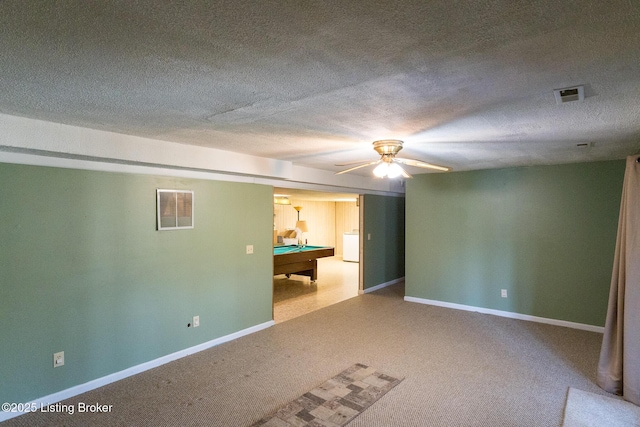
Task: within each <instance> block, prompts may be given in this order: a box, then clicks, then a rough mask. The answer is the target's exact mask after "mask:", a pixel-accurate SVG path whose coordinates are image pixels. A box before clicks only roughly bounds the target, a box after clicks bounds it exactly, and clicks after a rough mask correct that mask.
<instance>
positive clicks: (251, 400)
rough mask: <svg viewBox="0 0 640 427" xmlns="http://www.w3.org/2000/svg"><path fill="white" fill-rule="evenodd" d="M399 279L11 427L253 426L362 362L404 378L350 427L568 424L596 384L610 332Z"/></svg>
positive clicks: (6, 426) (26, 417)
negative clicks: (436, 296)
mask: <svg viewBox="0 0 640 427" xmlns="http://www.w3.org/2000/svg"><path fill="white" fill-rule="evenodd" d="M403 295H404V289H403V287H402V286H401V285H394V286H390V287H388V288H385V289H382V290H380V291H377V292H373V293H370V294H365V295H361V296H358V297H356V298H351V299H348V300H346V301H343V302H340V303H338V304H335V305H332V306H330V307H326V308H323V309H321V310H318V311H315V312H313V313H310V314H307V315H304V316H300V317H297V318H295V319H292V320H289V321H286V322H282V323H279V324H277V325H275V326H273V327H271V328H268V329H265V330H263V331H260V332H258V333H255V334H252V335H250V336H246V337H243V338H240V339H238V340H235V341H232V342H228V343H225V344H222V345H220V346H217V347H215V348H212V349H209V350H206V351H202V352H200V353H197V354H194V355H192V356H189V357H185V358H183V359H180V360H177V361H175V362H171V363H168V364H166V365H163V366H161V367H158V368H156V369H153V370H150V371H147V372H144V373H142V374H139V375H136V376H134V377H130V378H127V379H124V380H122V381H119V382H117V383H114V384H110V385H107V386H105V387H102V388H100V389H97V390H94V391H91V392H88V393H85V394H83V395H80V396H77V397H75V398H73V399H69V400H68V401H66V402H64V403H66V404H74V405H77V404H78V403H79V402H84V403H95V402H100V403H102V404H110V405H113V410H112V412H110V413H108V414H78V413H75V414H73V415H68V414H66V415H65V414H43V413H34V414H27V415H24V416H21V417H18V418H14V419H12V420H9V421H7V422H5V423H3V425H2V427H9V426H50V425H68V426H88V425H91V426H147V425H148V426H152V425H153V426H224V427H228V426H249V425H251V424H252V423H254V422H256V421H257V420H259V419H260V418H262V417H264V416H265V415H266V414H269V413H271V412H272V411H274V410H276V409H277V408H279V407H281V406H282V405H284V404H286V403H287V402H290V401H292V400H294V399H295V398H296V397H298V396H300V395H302V394H304V393H305V392H307V391H308V390H310V389H312V388H314V387H316V386H318V385H319V384H322V383H323V382H324V381H326V379H327V378H330V377H332V376H334V375H335V374H336V373H337V372H340V371H341V370H343V369H344V367H345V366H351V365H352V364H354V363H363V364H366V365H368V366H374V367H375V368H376V369H379V370H380V371H382V372H384V373H386V374H388V375H391V376H393V377H396V378H404V380H403V381H402V383H400V384H399V385H397V386H396V387H395V388H393V389H392V390H390V391H389V392H388V393H387V394H386V395H384V396H383V397H382V398H381V399H380V400H378V401H377V402H375V403H374V404H373V405H371V406H370V407H369V408H368V409H366V410H365V411H364V412H363V413H362V414H361V415H359V416H358V417H357V418H356V419H354V420H353V421H352V422H351V423H350V424H349V426H350V427H364V426H366V427H378V426H379V427H383V426H384V427H389V426H447V427H455V426H465V427H469V426H487V427H499V426H523V427H524V426H543V427H550V426H560V425H561V424H562V420H563V412H564V405H565V401H566V396H567V391H568V389H569V387H574V388H577V389H580V390H584V391H588V392H592V393H603V392H602V390H600V389H599V388H598V387H597V386H596V384H595V370H596V365H597V360H598V353H599V348H600V342H601V339H602V337H601V335H600V334H597V333H592V332H585V331H579V330H572V329H567V328H562V327H556V326H550V325H543V324H536V323H531V322H525V321H519V320H513V319H505V318H500V317H495V316H490V315H484V314H479V313H473V312H466V311H457V310H452V309H446V308H441V307H433V306H426V305H421V304H415V303H408V302H405V301H403Z"/></svg>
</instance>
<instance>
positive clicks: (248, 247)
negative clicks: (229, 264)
mask: <svg viewBox="0 0 640 427" xmlns="http://www.w3.org/2000/svg"><path fill="white" fill-rule="evenodd" d="M252 253H253V245H247V255H251V254H252Z"/></svg>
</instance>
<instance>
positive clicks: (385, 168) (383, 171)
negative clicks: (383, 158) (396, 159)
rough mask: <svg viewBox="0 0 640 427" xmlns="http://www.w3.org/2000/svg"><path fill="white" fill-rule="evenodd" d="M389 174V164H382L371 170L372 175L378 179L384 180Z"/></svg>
mask: <svg viewBox="0 0 640 427" xmlns="http://www.w3.org/2000/svg"><path fill="white" fill-rule="evenodd" d="M388 173H389V163H387V162H382V163H380V164H379V165H378V166H376V168H375V169H374V170H373V174H374V175H375V176H377V177H378V178H384V177H385V176H387V174H388Z"/></svg>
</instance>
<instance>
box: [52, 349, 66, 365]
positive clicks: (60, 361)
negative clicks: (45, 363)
mask: <svg viewBox="0 0 640 427" xmlns="http://www.w3.org/2000/svg"><path fill="white" fill-rule="evenodd" d="M62 365H64V351H60V352H58V353H53V367H54V368H59V367H60V366H62Z"/></svg>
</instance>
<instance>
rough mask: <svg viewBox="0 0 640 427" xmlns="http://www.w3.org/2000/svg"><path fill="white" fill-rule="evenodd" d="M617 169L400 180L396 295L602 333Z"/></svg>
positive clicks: (563, 168)
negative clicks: (400, 260) (403, 219)
mask: <svg viewBox="0 0 640 427" xmlns="http://www.w3.org/2000/svg"><path fill="white" fill-rule="evenodd" d="M624 167H625V163H624V161H608V162H594V163H584V164H570V165H559V166H540V167H526V168H511V169H500V170H487V171H473V172H457V173H449V174H426V175H419V176H417V177H416V178H415V179H413V180H409V181H408V184H407V230H409V232H408V233H407V249H406V253H407V259H406V263H407V264H406V269H407V273H406V295H407V296H411V297H416V298H423V299H431V300H438V301H446V302H452V303H458V304H465V305H470V306H477V307H484V308H491V309H497V310H504V311H509V312H515V313H521V314H527V315H533V316H540V317H545V318H552V319H559V320H567V321H572V322H578V323H584V324H590V325H598V326H602V325H604V320H605V315H606V307H607V300H608V293H609V283H610V280H611V270H612V266H613V255H614V248H615V241H616V230H617V223H618V214H619V207H620V197H621V194H622V180H623V175H624ZM501 289H507V290H508V298H506V299H504V298H501V297H500V290H501Z"/></svg>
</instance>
